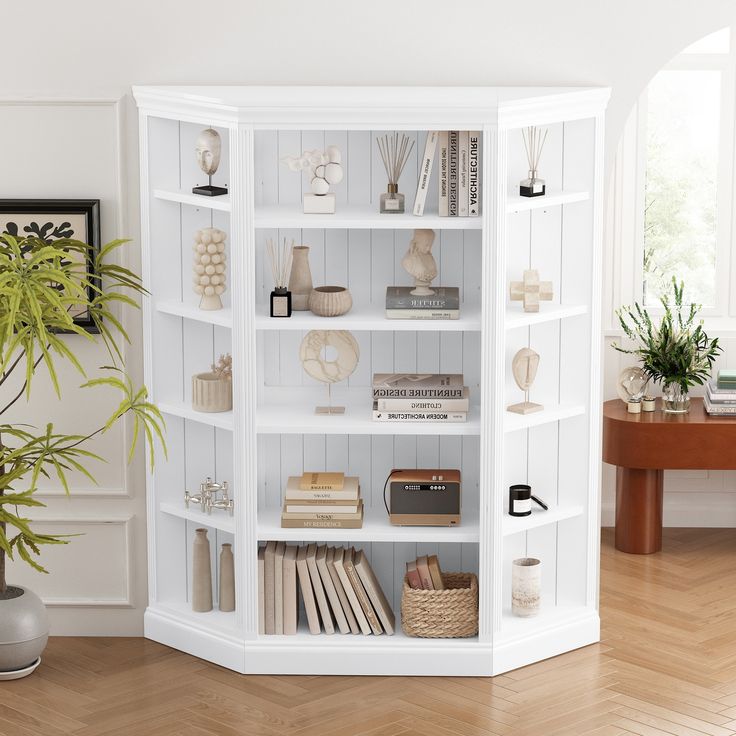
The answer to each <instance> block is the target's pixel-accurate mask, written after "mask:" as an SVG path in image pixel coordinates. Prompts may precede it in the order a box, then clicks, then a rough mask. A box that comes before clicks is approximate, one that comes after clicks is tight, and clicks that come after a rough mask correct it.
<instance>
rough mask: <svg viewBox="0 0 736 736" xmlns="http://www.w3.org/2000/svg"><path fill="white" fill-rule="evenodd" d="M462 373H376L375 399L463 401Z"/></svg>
mask: <svg viewBox="0 0 736 736" xmlns="http://www.w3.org/2000/svg"><path fill="white" fill-rule="evenodd" d="M464 383H465V380H464V378H463V374H462V373H374V374H373V399H374V400H376V399H430V398H431V399H463V398H465V397H466V396H467V387H466V386H464V385H463V384H464Z"/></svg>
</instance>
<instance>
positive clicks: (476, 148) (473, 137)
mask: <svg viewBox="0 0 736 736" xmlns="http://www.w3.org/2000/svg"><path fill="white" fill-rule="evenodd" d="M479 215H480V131H477V130H471V131H470V132H469V133H468V216H469V217H478V216H479Z"/></svg>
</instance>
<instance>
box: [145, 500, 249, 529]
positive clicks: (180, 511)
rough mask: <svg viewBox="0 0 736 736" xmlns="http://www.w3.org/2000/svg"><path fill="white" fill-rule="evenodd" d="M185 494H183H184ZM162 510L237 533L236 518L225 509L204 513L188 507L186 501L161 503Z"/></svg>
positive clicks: (201, 523) (212, 527)
mask: <svg viewBox="0 0 736 736" xmlns="http://www.w3.org/2000/svg"><path fill="white" fill-rule="evenodd" d="M182 495H183V494H182ZM159 508H160V509H161V512H162V513H164V514H168V515H169V516H178V517H179V518H180V519H186V520H187V521H193V522H194V523H195V524H199V525H200V526H208V527H210V528H211V529H219V530H220V531H223V532H227V533H228V534H235V519H234V518H233V517H232V516H229V515H227V514H226V513H225V512H224V511H218V510H217V509H213V511H212V513H211V514H207V513H204V512H202V511H200V510H199V509H194V508H186V506H184V501H182V502H181V504H177V503H161V504H160V505H159Z"/></svg>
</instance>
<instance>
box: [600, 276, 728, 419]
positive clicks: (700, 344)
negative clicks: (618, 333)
mask: <svg viewBox="0 0 736 736" xmlns="http://www.w3.org/2000/svg"><path fill="white" fill-rule="evenodd" d="M683 292H684V283H683V282H680V283H679V284H678V283H677V281H676V279H675V278H674V277H673V279H672V296H673V300H672V301H670V297H669V296H667V295H664V296H662V298H661V300H660V301H661V302H662V307H663V308H664V314H663V316H662V318H661V320H660V322H659V325H656V326H655V324H654V323H653V321H652V318H651V316H650V314H649V312H647V310H646V308H644V307H642V306H641V305H639V304H636V303H635V304H634V306H633V307H622V308H621V309H619V310H617V312H616V315H617V317H618V321H619V324H620V325H621V329H622V330H623V331H624V334H625V335H626V337H628V338H629V339H630V340H631V341H632V342H633V343H634V345H633V347H622V346H621V345H620V344H619V343H613V345H612V347H614V348H615V349H616V350H618V351H619V352H621V353H628V354H629V355H635V356H636V357H637V358H638V359H639V361H640V362H641V367H642V370H643V371H644V372H645V373H646V374H647V376H648V377H649V379H650V380H652V381H659V382H661V384H662V394H663V396H662V401H663V408H664V411H665V412H669V413H677V414H682V413H685V412H687V411H689V410H690V397H689V395H688V394H689V391H690V388H691V387H692V386H695V385H702V384H703V383H705V381H707V380H708V379H709V378H710V375H711V371H712V369H713V363H714V361H715V359H716V358H717V357H718V355H719V354H720V352H721V347H720V346H719V345H718V338H714V339H712V340H711V339H710V338H709V337H708V335H707V334H706V333H705V331H704V330H703V324H702V320H698V318H697V315H698V312H699V311H700V308H701V305H699V304H689V305H684V304H683Z"/></svg>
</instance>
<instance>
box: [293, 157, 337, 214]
mask: <svg viewBox="0 0 736 736" xmlns="http://www.w3.org/2000/svg"><path fill="white" fill-rule="evenodd" d="M281 161H282V162H283V163H285V164H286V165H287V166H288V167H289V169H291V171H306V170H307V169H310V170H311V172H312V178H311V180H310V182H309V186H310V188H311V189H312V193H311V194H305V195H304V214H307V215H315V214H316V215H334V214H335V195H334V193H332V192H330V185H332V184H339V183H340V182H341V181H342V177H343V170H342V165H341V164H342V154H341V153H340V149H339V148H338V147H337V146H327V148H326V149H325V150H324V151H318V150H314V151H304V153H302V155H301V156H284V158H282V159H281Z"/></svg>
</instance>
